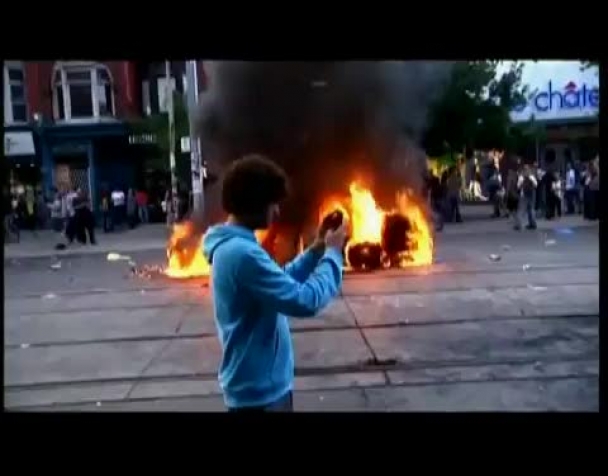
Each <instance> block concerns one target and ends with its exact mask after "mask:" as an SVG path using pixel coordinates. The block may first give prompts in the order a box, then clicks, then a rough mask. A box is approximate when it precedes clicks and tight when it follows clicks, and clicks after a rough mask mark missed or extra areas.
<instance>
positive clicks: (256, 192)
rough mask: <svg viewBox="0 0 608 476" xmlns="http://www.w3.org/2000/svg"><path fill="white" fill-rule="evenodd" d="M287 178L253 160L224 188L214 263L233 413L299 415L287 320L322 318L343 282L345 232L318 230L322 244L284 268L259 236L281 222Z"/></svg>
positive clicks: (214, 231)
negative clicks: (224, 216) (224, 217)
mask: <svg viewBox="0 0 608 476" xmlns="http://www.w3.org/2000/svg"><path fill="white" fill-rule="evenodd" d="M286 196H287V179H286V177H285V174H284V172H283V170H282V169H280V168H279V167H278V166H277V165H276V164H274V163H273V162H271V161H270V160H268V159H266V158H264V157H262V156H258V155H253V156H248V157H245V158H243V159H240V160H238V161H236V162H234V163H233V164H232V167H231V168H230V169H229V170H228V172H227V173H226V175H225V177H224V180H223V183H222V206H223V208H224V210H225V211H226V212H227V213H228V220H227V222H226V223H225V224H222V225H216V226H213V227H211V228H210V229H209V230H208V231H207V233H206V234H205V237H204V240H203V251H204V253H205V256H206V257H207V259H208V260H209V262H210V263H211V270H212V271H211V284H212V291H213V298H214V308H215V322H216V326H217V328H218V334H219V339H220V344H221V348H222V359H221V362H220V369H219V382H220V386H221V388H222V390H223V392H224V401H225V403H226V406H227V407H228V409H229V411H243V410H247V411H293V398H292V390H293V380H294V353H293V346H292V342H291V334H290V329H289V322H288V320H287V317H286V316H291V317H300V318H307V317H313V316H315V315H316V314H317V313H318V312H319V311H320V310H321V309H323V308H324V307H325V306H326V305H327V304H328V303H329V302H330V301H331V299H333V298H334V297H335V296H336V295H337V294H338V292H339V289H340V286H341V284H342V266H343V262H342V248H343V246H344V242H345V239H346V238H345V236H346V235H345V230H344V226H343V225H342V226H340V227H339V228H338V229H336V230H326V229H321V230H319V233H318V236H317V239H316V241H315V243H314V244H313V245H312V246H311V247H310V248H309V249H308V250H306V251H305V252H304V253H302V254H301V255H299V256H298V257H296V258H295V259H294V260H293V261H292V262H291V263H289V264H287V265H286V266H285V267H284V268H281V267H280V266H279V265H278V264H277V263H276V262H275V261H274V260H273V259H272V258H271V257H270V256H269V255H268V253H267V252H266V251H265V250H264V249H263V248H262V247H261V246H260V245H259V244H258V242H257V240H256V237H255V235H254V231H255V230H258V229H266V228H268V227H269V226H270V224H271V223H272V222H273V220H275V219H276V218H277V217H278V214H279V204H280V202H281V201H282V200H283V199H284V198H285V197H286Z"/></svg>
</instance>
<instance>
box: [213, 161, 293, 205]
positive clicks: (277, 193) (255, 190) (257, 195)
mask: <svg viewBox="0 0 608 476" xmlns="http://www.w3.org/2000/svg"><path fill="white" fill-rule="evenodd" d="M287 194H288V180H287V176H286V175H285V172H284V171H283V169H282V168H281V167H279V166H278V165H277V164H275V163H274V162H272V161H271V160H270V159H268V158H266V157H264V156H263V155H259V154H252V155H247V156H245V157H243V158H242V159H239V160H236V161H235V162H233V163H232V164H231V165H230V168H229V169H228V170H227V172H226V174H225V175H224V179H223V181H222V207H223V208H224V210H225V211H226V212H227V213H230V214H233V215H235V216H248V215H259V214H263V213H265V212H266V210H267V208H268V206H269V205H271V204H273V203H279V202H281V201H282V200H283V199H285V198H286V197H287Z"/></svg>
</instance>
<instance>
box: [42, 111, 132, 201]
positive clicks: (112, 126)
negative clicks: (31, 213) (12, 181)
mask: <svg viewBox="0 0 608 476" xmlns="http://www.w3.org/2000/svg"><path fill="white" fill-rule="evenodd" d="M129 134H130V130H129V127H128V125H127V124H126V123H124V122H119V121H113V122H105V123H95V124H42V125H37V126H35V127H34V135H35V136H36V142H37V149H38V150H37V155H38V156H39V163H40V166H41V171H42V182H43V183H42V185H43V190H44V191H45V193H47V194H50V193H51V190H52V189H53V188H57V189H68V188H74V187H79V188H81V189H82V190H83V191H85V192H86V193H88V195H89V197H90V199H91V203H92V206H93V209H94V211H98V209H99V204H100V193H101V191H102V190H103V189H107V190H111V189H114V188H117V187H118V188H121V189H123V190H125V191H126V190H127V189H128V188H130V187H136V186H138V183H139V178H140V175H141V168H142V160H141V159H142V154H141V147H138V146H137V145H133V144H130V143H129Z"/></svg>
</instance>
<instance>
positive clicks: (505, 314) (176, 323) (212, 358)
mask: <svg viewBox="0 0 608 476" xmlns="http://www.w3.org/2000/svg"><path fill="white" fill-rule="evenodd" d="M469 226H470V232H469V233H468V234H467V233H464V232H461V233H455V234H449V233H448V234H445V235H439V236H438V238H437V260H436V261H437V262H436V264H434V265H433V266H430V267H428V268H424V269H411V270H404V271H387V272H381V273H376V274H370V275H357V274H354V275H348V276H347V277H346V279H345V283H344V288H343V295H342V296H341V297H340V298H339V299H336V300H335V301H334V302H333V303H332V304H331V305H330V306H329V307H328V308H327V309H325V310H324V311H323V313H322V314H321V315H320V316H318V317H317V318H315V319H310V320H295V319H294V320H292V327H293V331H294V334H293V339H294V343H295V349H296V366H297V379H296V399H295V405H296V409H297V410H301V411H487V410H496V411H567V410H580V411H597V409H598V398H599V397H598V375H599V371H598V367H599V364H598V360H599V333H598V324H599V285H598V282H599V266H598V230H597V227H584V228H575V229H572V230H571V232H567V233H564V232H563V231H560V230H559V228H558V229H554V230H542V231H538V232H528V233H516V232H514V231H511V230H506V231H504V232H500V233H495V232H494V233H483V234H480V233H477V232H476V231H475V228H474V224H470V225H469ZM552 240H553V241H554V242H553V241H552ZM131 254H132V257H133V259H135V260H136V261H137V262H138V263H146V264H154V263H162V261H163V259H164V256H163V252H162V249H160V250H147V251H134V252H133V253H131ZM490 254H500V256H501V259H500V261H492V260H490V259H489V255H490ZM49 260H50V258H48V257H37V258H27V257H24V258H19V259H17V258H14V259H13V261H10V260H9V261H5V319H4V335H5V346H4V361H5V362H4V374H5V386H4V398H5V406H6V407H7V408H9V409H13V410H42V411H47V410H74V411H84V410H87V411H88V410H91V411H167V410H170V411H223V410H224V408H223V403H222V400H221V395H220V392H219V389H218V386H217V382H216V371H217V365H218V359H219V348H218V343H217V339H216V337H215V328H214V325H213V318H212V314H211V307H210V304H211V300H210V296H209V290H208V288H206V287H204V283H203V282H201V281H191V282H175V281H170V280H168V279H154V280H150V281H142V280H140V279H133V278H130V277H128V270H127V269H126V266H125V264H124V263H110V262H107V261H106V259H105V255H104V254H101V253H97V254H89V255H73V256H65V257H62V258H61V261H62V267H61V269H60V270H52V269H50V268H49V262H50V261H49Z"/></svg>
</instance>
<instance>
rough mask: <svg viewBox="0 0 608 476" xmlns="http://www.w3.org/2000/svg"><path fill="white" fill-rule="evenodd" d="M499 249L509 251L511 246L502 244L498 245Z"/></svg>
mask: <svg viewBox="0 0 608 476" xmlns="http://www.w3.org/2000/svg"><path fill="white" fill-rule="evenodd" d="M500 249H501V250H503V251H509V250H510V249H511V246H509V245H502V246H501V247H500Z"/></svg>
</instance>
